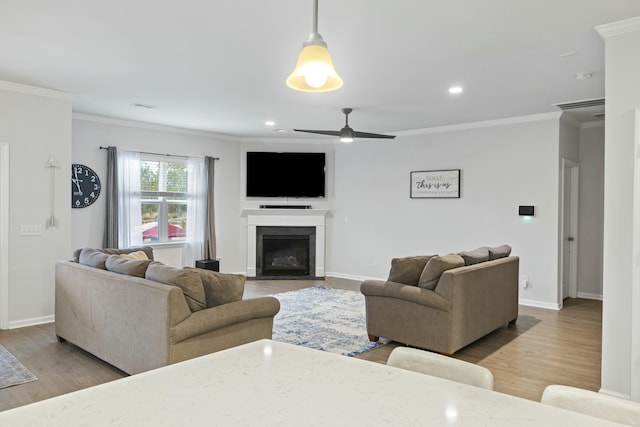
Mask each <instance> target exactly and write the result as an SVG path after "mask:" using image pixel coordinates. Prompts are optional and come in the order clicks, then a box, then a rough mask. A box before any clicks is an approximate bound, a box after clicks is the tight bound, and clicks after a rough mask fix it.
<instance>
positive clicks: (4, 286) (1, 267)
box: [0, 142, 9, 329]
mask: <svg viewBox="0 0 640 427" xmlns="http://www.w3.org/2000/svg"><path fill="white" fill-rule="evenodd" d="M0 235H2V236H5V238H3V239H0V329H9V144H8V143H6V142H0Z"/></svg>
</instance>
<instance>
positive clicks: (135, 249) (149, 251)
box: [100, 246, 153, 260]
mask: <svg viewBox="0 0 640 427" xmlns="http://www.w3.org/2000/svg"><path fill="white" fill-rule="evenodd" d="M100 250H101V251H102V252H104V253H105V254H108V255H123V254H130V253H132V252H138V251H142V252H144V253H145V254H146V255H147V259H150V260H153V248H152V247H151V246H137V247H133V248H125V249H113V248H106V249H100Z"/></svg>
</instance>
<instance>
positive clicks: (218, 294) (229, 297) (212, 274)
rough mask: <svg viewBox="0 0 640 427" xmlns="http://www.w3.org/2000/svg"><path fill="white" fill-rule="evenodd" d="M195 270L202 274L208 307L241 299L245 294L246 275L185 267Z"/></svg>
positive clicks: (201, 278)
mask: <svg viewBox="0 0 640 427" xmlns="http://www.w3.org/2000/svg"><path fill="white" fill-rule="evenodd" d="M185 268H187V269H190V270H193V271H195V272H196V273H198V275H199V276H200V280H202V285H203V286H204V294H205V297H206V300H207V308H211V307H216V306H218V305H222V304H227V303H230V302H234V301H240V300H241V299H242V295H243V294H244V282H245V280H246V277H245V276H243V275H241V274H227V273H218V272H217V271H212V270H205V269H203V268H193V267H185Z"/></svg>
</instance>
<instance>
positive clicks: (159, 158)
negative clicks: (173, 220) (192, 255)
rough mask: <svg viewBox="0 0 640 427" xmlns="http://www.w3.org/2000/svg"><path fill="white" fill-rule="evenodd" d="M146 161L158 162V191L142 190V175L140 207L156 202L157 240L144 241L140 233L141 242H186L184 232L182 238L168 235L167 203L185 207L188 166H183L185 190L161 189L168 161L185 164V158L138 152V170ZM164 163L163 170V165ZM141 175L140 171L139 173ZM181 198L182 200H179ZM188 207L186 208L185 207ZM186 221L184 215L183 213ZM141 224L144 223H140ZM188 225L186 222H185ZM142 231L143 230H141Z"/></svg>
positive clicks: (164, 182)
mask: <svg viewBox="0 0 640 427" xmlns="http://www.w3.org/2000/svg"><path fill="white" fill-rule="evenodd" d="M146 162H153V163H158V164H160V165H161V166H160V168H159V172H158V191H151V190H142V176H141V179H140V187H141V190H140V208H141V209H142V206H144V205H145V204H157V205H158V213H157V229H158V238H157V240H152V241H144V237H142V235H141V236H140V238H141V239H142V243H143V244H145V245H156V244H161V245H162V244H172V243H173V244H183V243H187V235H186V234H185V236H184V237H182V238H170V237H169V224H170V222H169V205H170V204H180V205H184V206H185V207H186V206H187V205H188V199H189V197H190V194H189V191H188V190H189V189H188V182H189V168H188V167H187V168H185V177H184V178H185V183H186V184H187V191H186V192H177V191H166V190H162V188H165V189H166V184H167V183H166V165H167V164H168V163H180V164H184V165H185V166H187V165H188V161H187V159H185V158H183V157H178V156H171V155H156V154H140V172H142V167H143V165H144V164H145V163H146ZM162 165H164V171H163V167H162ZM141 175H142V173H141ZM145 198H153V199H154V200H148V199H145ZM180 199H182V200H180ZM186 209H188V208H186ZM185 222H186V215H185ZM141 225H144V224H143V223H141ZM187 227H188V224H187ZM142 233H144V231H143V232H142Z"/></svg>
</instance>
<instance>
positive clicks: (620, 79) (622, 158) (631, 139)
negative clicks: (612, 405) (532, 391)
mask: <svg viewBox="0 0 640 427" xmlns="http://www.w3.org/2000/svg"><path fill="white" fill-rule="evenodd" d="M597 30H598V32H600V34H601V35H602V36H603V37H604V41H605V95H606V99H607V104H606V121H607V125H606V127H605V153H604V159H605V163H604V179H605V181H604V249H603V251H604V252H603V254H604V256H603V309H602V388H601V391H602V392H604V393H607V394H613V395H618V396H622V397H626V398H632V399H633V400H637V401H640V348H639V347H640V342H639V341H640V338H639V336H640V324H639V322H640V313H639V310H640V301H638V297H639V296H640V289H639V286H640V285H639V283H638V279H639V277H638V274H639V273H638V270H637V260H638V257H639V252H638V251H639V249H640V248H639V247H637V246H638V243H637V242H638V238H639V237H640V225H638V222H637V219H636V218H637V215H639V213H638V210H639V209H640V206H639V203H640V201H639V199H640V195H639V194H638V191H639V190H638V188H634V185H636V184H637V183H636V182H635V174H636V173H638V171H637V169H638V168H640V165H639V163H638V162H637V160H636V159H637V154H636V153H637V151H636V150H637V149H636V144H638V143H639V142H640V141H636V125H637V124H636V120H637V119H636V108H637V107H639V106H640V85H639V84H638V75H640V57H639V56H638V54H637V47H638V46H640V18H634V19H629V20H626V21H621V22H616V23H612V24H607V25H603V26H600V27H597ZM634 215H635V216H636V218H634Z"/></svg>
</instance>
